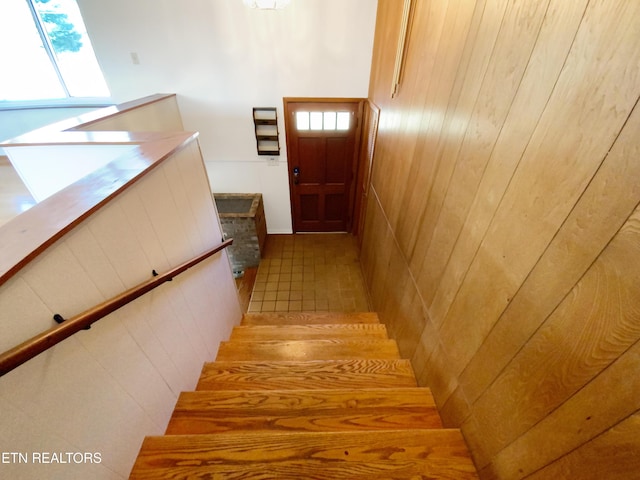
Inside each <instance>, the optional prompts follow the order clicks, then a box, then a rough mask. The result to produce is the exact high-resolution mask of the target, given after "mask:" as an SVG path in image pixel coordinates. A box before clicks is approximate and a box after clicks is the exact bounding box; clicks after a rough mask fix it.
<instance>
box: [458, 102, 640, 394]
mask: <svg viewBox="0 0 640 480" xmlns="http://www.w3.org/2000/svg"><path fill="white" fill-rule="evenodd" d="M639 131H640V108H638V107H637V106H636V107H635V109H634V111H633V113H632V115H631V116H630V118H629V120H628V122H627V124H626V125H625V127H624V129H623V130H622V132H621V134H620V136H619V137H618V139H617V140H616V142H615V144H614V145H613V147H612V149H611V151H610V152H609V154H608V155H607V158H606V160H605V161H604V162H603V164H602V166H601V168H600V169H599V170H598V172H597V173H596V175H595V176H594V177H593V180H592V181H591V183H590V184H589V187H588V188H587V190H585V192H584V194H583V195H582V197H581V198H580V200H579V202H578V203H577V204H576V207H575V208H574V209H573V211H572V212H571V214H570V215H569V217H568V218H567V221H566V222H565V223H564V225H563V226H562V228H561V229H560V230H559V232H558V234H557V235H556V237H555V238H554V239H553V241H552V242H551V244H550V245H549V248H548V249H547V250H546V251H545V253H544V255H543V256H542V257H541V259H540V261H539V262H538V263H537V264H536V266H535V268H534V269H533V270H532V272H531V274H530V275H529V276H528V277H527V279H526V280H525V282H524V283H523V285H522V287H521V288H520V290H519V291H518V293H517V294H516V295H515V296H514V298H513V300H512V301H511V303H510V304H509V306H508V307H507V309H506V310H505V312H504V313H503V314H502V315H501V317H500V319H499V321H498V322H497V324H496V326H495V327H494V328H493V330H492V331H491V333H490V334H489V335H488V336H487V338H486V339H485V340H484V343H483V345H482V347H481V348H480V349H479V350H478V352H477V353H476V354H475V356H474V358H473V359H472V360H471V361H470V362H469V364H468V365H467V367H466V368H465V370H464V372H463V373H462V375H461V382H462V383H463V384H464V386H465V391H466V392H467V395H468V397H469V399H470V401H472V402H473V401H475V400H477V398H478V396H479V395H480V394H481V393H482V392H483V391H484V390H485V389H486V388H487V386H488V385H489V383H490V382H491V381H493V380H494V379H495V377H496V376H497V375H498V373H499V372H500V370H501V369H502V368H504V366H505V365H506V364H507V362H508V361H509V360H510V359H511V358H513V356H514V355H515V354H516V352H517V351H518V350H519V349H520V347H521V345H522V344H523V343H525V342H526V341H527V340H528V338H530V336H531V335H532V334H533V332H535V330H536V329H537V328H539V327H540V325H541V323H542V322H543V321H544V320H545V319H546V318H547V317H548V316H549V315H550V314H551V312H552V311H553V310H554V309H555V308H556V307H557V306H558V304H559V303H560V302H561V301H562V299H563V298H564V296H566V295H567V293H568V292H569V291H570V289H571V288H573V286H574V285H575V284H576V282H577V281H578V280H579V279H580V278H581V277H582V275H584V273H585V272H586V270H587V269H588V268H589V267H590V266H591V265H592V263H593V262H594V260H595V259H596V258H597V257H598V255H600V253H601V252H602V250H603V249H604V248H605V247H606V245H607V244H608V242H610V241H611V238H612V237H613V236H614V235H615V234H616V233H617V232H618V230H619V229H620V227H621V226H622V225H623V224H624V222H625V221H626V220H627V219H628V217H629V216H630V215H631V213H632V212H633V210H634V209H635V208H636V205H637V203H638V198H640V182H639V181H638V179H640V162H638V161H637V160H636V159H637V158H638V157H639V156H640V142H639V141H638V132H639ZM612 185H616V187H615V188H612Z"/></svg>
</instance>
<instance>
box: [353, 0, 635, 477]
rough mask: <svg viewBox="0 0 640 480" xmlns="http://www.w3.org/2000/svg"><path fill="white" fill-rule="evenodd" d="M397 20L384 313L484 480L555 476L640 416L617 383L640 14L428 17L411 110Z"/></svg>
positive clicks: (379, 51)
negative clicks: (399, 72) (398, 61)
mask: <svg viewBox="0 0 640 480" xmlns="http://www.w3.org/2000/svg"><path fill="white" fill-rule="evenodd" d="M379 6H380V9H379V14H380V15H379V17H378V24H377V31H376V41H375V46H374V55H373V66H372V76H371V82H372V83H371V87H370V101H372V102H374V103H375V104H376V105H378V106H379V108H380V128H379V132H378V137H377V143H376V147H375V148H376V158H375V164H374V172H373V175H372V189H371V194H370V196H369V201H368V204H367V212H366V224H365V228H364V232H365V233H364V238H363V243H362V255H361V262H362V265H363V272H364V277H365V281H366V282H367V285H368V288H369V291H370V293H371V298H372V306H373V309H374V310H377V311H378V312H379V314H380V319H381V321H382V323H384V324H385V325H387V327H388V330H389V333H390V335H391V337H392V338H396V340H397V341H398V343H399V345H403V346H405V348H407V350H406V351H408V352H412V353H409V355H410V356H411V358H412V360H413V362H414V368H415V371H416V375H417V378H418V380H419V382H420V384H423V385H428V386H430V387H431V388H432V390H433V395H434V398H435V400H436V403H437V404H438V406H439V407H440V408H441V413H442V415H443V422H444V423H445V425H462V426H463V431H464V432H465V435H466V436H467V439H468V441H469V444H470V445H471V446H472V451H473V453H474V456H475V459H476V460H477V461H478V463H479V465H481V466H485V467H486V468H484V469H483V475H485V476H487V478H496V479H511V478H524V477H525V476H526V475H531V474H532V473H533V472H536V471H540V472H543V471H545V470H544V469H545V465H555V464H559V463H560V462H562V459H563V458H567V457H568V456H569V455H570V453H569V452H571V451H578V450H580V449H582V448H585V447H584V446H585V445H587V444H588V443H589V442H590V441H591V439H593V438H595V437H597V436H598V435H601V434H602V432H604V431H606V430H607V429H609V428H612V427H614V426H615V425H616V424H617V423H618V422H620V421H621V420H622V419H623V418H625V416H628V415H630V414H631V411H632V410H633V409H634V408H636V407H635V402H633V401H628V400H629V396H628V393H629V391H628V389H627V384H629V382H623V381H618V380H615V379H617V378H618V379H619V378H621V377H618V375H621V376H623V375H624V374H623V371H624V370H623V368H626V369H629V370H628V371H629V372H632V371H634V367H633V362H631V361H630V360H628V359H627V355H628V354H629V353H628V352H630V350H629V349H630V348H632V347H631V345H634V344H635V343H634V342H636V341H637V337H636V333H637V332H636V331H637V325H636V324H637V322H634V321H633V320H632V319H633V318H637V316H638V310H637V305H636V294H634V293H632V292H633V290H634V289H636V287H635V285H636V280H637V278H636V277H637V275H636V273H635V269H637V268H638V266H636V265H635V263H636V262H635V258H636V257H637V244H636V243H635V242H637V239H635V240H631V238H634V234H633V233H632V232H633V231H634V230H635V229H636V227H635V226H634V225H635V223H637V220H636V219H635V217H636V214H634V213H633V212H634V210H635V209H636V208H637V206H638V204H639V203H640V190H639V189H638V185H640V171H639V170H638V168H639V167H638V162H637V157H638V154H639V153H638V152H639V148H640V141H638V138H640V134H639V132H640V120H639V116H640V113H639V112H640V111H639V110H638V107H637V103H638V100H639V98H640V84H639V83H638V81H637V79H638V78H639V75H640V68H639V65H640V42H638V38H640V36H639V35H640V6H639V5H638V4H636V3H632V2H625V1H623V0H615V1H613V2H611V1H604V0H579V1H576V2H564V1H561V0H550V1H548V2H537V1H533V0H525V1H512V0H506V1H497V0H496V1H493V0H491V1H489V0H487V1H478V2H458V1H456V0H447V1H444V2H438V5H433V2H426V1H422V2H420V1H418V2H416V8H415V11H414V14H415V16H414V19H413V23H412V27H413V28H412V30H411V32H410V38H409V43H408V46H409V47H408V51H407V62H406V64H405V69H406V70H405V74H406V76H405V79H410V80H411V81H410V82H409V83H405V84H403V85H402V86H401V90H400V94H399V95H398V96H397V98H394V99H389V98H388V96H387V95H386V91H387V89H388V85H387V84H386V82H387V81H388V79H389V75H390V72H388V70H389V69H390V68H392V66H393V65H389V63H390V59H392V58H393V53H394V52H393V50H394V46H393V45H386V44H385V39H386V40H388V37H389V36H392V35H393V34H394V33H395V30H394V28H395V27H394V25H396V24H397V23H398V22H399V19H398V15H399V13H398V10H400V5H398V3H394V2H392V1H390V0H381V1H380V2H379ZM425 28H430V29H431V30H430V31H428V32H425V31H421V30H422V29H425ZM423 42H424V43H423ZM436 45H439V46H436ZM412 50H413V51H412ZM421 51H423V52H429V53H428V55H425V56H424V57H421V56H420V52H421ZM434 55H435V56H434ZM422 62H424V63H422ZM420 71H422V72H432V73H433V74H434V75H435V76H434V77H432V78H428V79H424V80H423V81H415V82H413V83H412V81H413V80H414V79H417V78H419V74H418V72H420ZM623 237H625V238H627V240H623ZM614 248H615V249H618V248H619V250H617V253H615V254H614V253H613V252H614ZM614 258H618V260H614ZM622 259H626V260H622ZM619 262H620V263H619ZM622 263H626V264H627V265H626V266H623V265H622ZM410 337H413V338H410ZM401 350H402V349H401ZM402 351H403V354H404V350H402ZM618 362H620V363H618ZM617 365H625V366H624V367H619V368H620V369H621V370H615V369H614V366H617ZM608 372H609V373H608ZM611 372H617V373H615V374H613V373H611ZM609 375H611V376H609ZM592 384H593V385H592ZM632 384H633V382H632ZM596 385H601V386H604V385H607V386H608V387H609V389H610V390H611V392H612V394H611V395H608V396H607V401H606V402H602V401H601V400H600V397H601V396H602V394H598V393H597V392H598V390H597V389H596V388H595V386H596ZM617 391H619V393H620V394H619V395H617V394H616V392H617ZM625 399H626V400H625ZM594 404H597V405H598V406H597V407H596V408H595V409H594V408H591V407H589V405H594ZM572 412H573V413H572ZM582 416H583V418H584V419H586V418H587V417H591V420H589V421H584V420H583V421H579V419H580V418H581V417H582ZM595 419H597V421H593V420H595ZM574 422H577V424H576V425H577V426H576V425H574ZM578 429H579V430H580V431H579V432H578V431H577V430H578ZM556 431H557V432H559V433H558V435H555V432H556ZM545 437H546V438H545ZM542 438H545V440H544V447H543V448H536V447H535V446H534V445H535V443H536V442H538V443H540V442H541V441H542V440H541V439H542ZM556 438H557V440H556ZM598 438H601V437H598ZM611 438H613V437H611ZM574 449H578V450H574ZM567 465H570V466H571V469H573V470H567V471H563V475H560V476H559V477H558V478H561V477H563V476H566V477H574V478H582V476H583V475H585V476H587V477H588V476H589V475H590V472H587V471H586V470H587V469H588V467H585V469H582V468H581V467H580V466H579V463H578V462H570V463H567ZM629 466H630V468H633V462H631V463H629ZM623 469H624V468H623V467H616V470H615V471H616V472H620V471H623ZM550 471H555V470H550ZM600 471H602V470H600ZM523 472H524V473H523ZM567 472H570V473H567ZM605 476H606V475H605ZM540 478H543V477H542V476H541V477H540ZM551 478H555V477H554V476H553V475H551ZM622 478H625V477H624V475H623V476H622Z"/></svg>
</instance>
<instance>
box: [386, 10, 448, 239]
mask: <svg viewBox="0 0 640 480" xmlns="http://www.w3.org/2000/svg"><path fill="white" fill-rule="evenodd" d="M446 12H447V4H446V3H445V2H414V5H413V9H412V18H413V20H412V22H411V29H410V31H409V32H408V40H407V47H411V45H413V44H416V45H419V46H420V48H407V50H406V51H405V57H406V58H405V64H404V65H405V66H404V69H403V75H402V83H401V86H400V89H399V92H398V93H397V94H396V96H395V97H394V98H393V100H391V102H390V103H391V104H392V105H393V108H394V109H397V110H399V111H406V110H411V109H412V108H415V107H416V106H419V107H422V106H423V105H424V104H425V100H426V98H427V96H428V93H429V92H430V90H431V83H432V80H433V78H434V76H435V75H436V71H435V70H434V68H435V67H436V59H437V51H438V45H439V43H440V37H441V35H442V27H443V24H444V20H445V15H446ZM417 85H420V88H416V86H417ZM421 110H422V112H424V110H423V109H421ZM421 110H417V114H416V115H402V116H400V121H399V122H398V123H397V125H396V128H395V129H394V130H393V131H392V137H391V144H390V145H389V150H390V152H391V153H392V155H394V157H393V160H392V161H393V165H394V167H393V168H392V169H390V170H388V171H387V172H386V174H385V175H384V176H383V177H382V180H383V181H381V182H380V183H379V184H377V185H376V187H377V191H378V195H379V196H380V198H381V200H382V201H383V202H384V203H385V204H386V205H387V209H386V212H387V217H388V218H389V222H390V223H391V225H392V226H394V227H395V226H396V224H397V222H398V220H399V218H400V216H401V213H403V210H404V205H403V198H404V192H405V189H404V188H399V186H400V185H405V184H406V183H407V181H408V178H409V174H410V171H411V170H412V169H413V163H414V158H415V156H414V155H413V151H414V149H415V148H416V144H417V142H418V139H419V135H420V134H421V133H422V132H421V130H420V126H421V123H422V121H423V120H424V115H421V113H422V112H421Z"/></svg>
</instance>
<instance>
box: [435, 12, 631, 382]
mask: <svg viewBox="0 0 640 480" xmlns="http://www.w3.org/2000/svg"><path fill="white" fill-rule="evenodd" d="M639 8H640V4H629V3H624V5H622V6H621V7H620V8H610V4H609V3H606V2H603V3H600V4H597V5H594V4H593V3H592V4H590V8H588V9H587V12H586V14H585V17H584V19H583V22H582V24H581V26H580V29H579V32H578V35H577V37H576V42H575V43H574V46H573V49H572V52H571V53H570V55H569V58H568V60H567V64H566V65H565V68H564V70H563V72H562V74H561V75H560V77H559V79H558V84H557V85H556V88H555V90H554V93H553V94H552V97H551V99H550V101H549V104H548V105H547V108H546V109H545V111H544V113H543V115H542V117H541V119H540V124H539V126H538V128H537V131H536V132H535V133H534V136H533V137H532V140H531V142H530V143H529V145H528V147H527V150H526V151H525V153H524V156H523V159H522V161H521V162H520V166H519V168H518V170H517V171H516V174H515V175H514V178H513V179H512V181H511V184H510V186H509V189H508V190H507V192H506V193H505V197H504V198H503V200H502V202H501V204H500V206H499V208H498V210H497V212H496V216H495V217H494V219H493V222H492V225H491V227H490V228H489V231H488V233H487V236H486V237H485V239H484V240H483V242H482V245H481V248H480V250H479V252H478V255H477V256H476V258H475V260H474V263H473V264H472V266H471V268H470V269H469V272H468V273H467V275H466V277H465V280H464V283H463V284H462V286H461V288H460V291H459V292H458V295H457V297H456V299H455V300H454V303H453V304H452V307H451V309H450V310H449V312H448V314H447V317H446V319H445V321H444V323H443V326H442V328H441V337H442V339H443V341H444V342H445V343H446V344H447V345H448V346H449V352H450V354H451V356H452V360H453V363H452V364H451V365H450V369H451V371H452V372H454V374H456V375H457V374H459V373H460V372H461V371H462V369H463V368H464V366H465V365H466V364H467V363H468V361H469V360H470V358H471V357H472V356H473V354H474V353H475V351H476V350H477V349H478V348H479V346H480V345H481V344H482V341H483V339H484V337H486V335H487V334H488V333H489V331H490V330H491V328H492V327H493V325H494V324H495V321H496V319H497V317H498V316H499V315H500V314H501V313H502V312H503V311H504V309H505V307H506V306H507V304H508V303H509V302H510V301H511V299H512V298H513V295H514V294H515V293H516V292H517V289H518V288H519V287H520V285H521V283H522V282H523V281H524V279H525V278H526V276H527V274H528V273H529V272H530V271H531V269H532V268H533V267H534V266H535V264H536V262H537V261H538V259H539V258H540V256H541V255H542V253H543V252H544V250H545V248H546V247H547V245H548V243H549V242H550V241H551V240H552V239H553V236H554V235H555V233H556V232H557V230H558V228H560V226H561V225H562V222H563V221H564V220H565V219H566V216H567V215H568V214H569V213H570V212H571V209H572V208H573V206H574V205H575V203H576V201H577V200H578V198H579V196H580V195H581V194H582V192H583V191H584V189H585V188H586V187H587V185H588V182H589V180H590V178H591V177H592V176H593V175H594V174H595V172H596V170H597V168H598V167H599V166H600V164H601V162H602V160H603V158H604V157H605V155H606V154H607V152H608V151H609V149H610V148H611V145H612V144H613V142H614V140H615V138H616V136H617V134H618V133H619V132H620V129H621V128H622V127H623V125H624V123H625V121H626V120H627V118H628V116H629V113H630V112H631V109H632V108H633V106H634V104H635V102H636V100H637V98H638V94H640V83H639V82H638V81H637V79H638V74H640V44H639V43H638V42H635V40H636V39H637V36H636V35H637V33H638V32H637V25H635V24H637V23H638V20H637V18H638V17H640V11H639V10H638V9H639ZM634 27H636V28H634ZM594 49H595V51H594ZM587 59H588V60H587ZM578 79H580V80H581V81H580V83H579V85H578V86H577V85H576V81H577V80H578ZM603 99H607V102H606V103H604V102H603ZM612 106H613V108H612ZM567 125H575V127H574V128H572V129H568V128H565V127H566V126H567ZM461 330H462V331H468V332H469V334H468V335H467V336H466V338H465V341H464V342H460V341H459V340H458V337H457V334H458V332H460V331H461Z"/></svg>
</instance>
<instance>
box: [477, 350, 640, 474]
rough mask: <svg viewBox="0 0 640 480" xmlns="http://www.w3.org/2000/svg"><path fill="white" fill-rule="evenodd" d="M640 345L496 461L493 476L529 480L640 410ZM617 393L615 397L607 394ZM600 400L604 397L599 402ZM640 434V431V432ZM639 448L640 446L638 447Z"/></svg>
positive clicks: (492, 465)
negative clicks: (544, 467) (550, 464)
mask: <svg viewBox="0 0 640 480" xmlns="http://www.w3.org/2000/svg"><path fill="white" fill-rule="evenodd" d="M639 369H640V343H639V342H636V343H635V344H634V345H633V346H632V347H631V348H630V349H629V350H628V351H627V352H625V353H624V354H623V355H621V356H620V357H619V358H618V359H617V360H616V361H615V362H614V363H613V364H612V365H611V366H610V367H608V368H607V369H605V370H604V371H603V372H602V373H601V374H599V375H598V376H597V377H595V378H594V379H593V380H592V381H591V382H589V383H588V384H587V385H586V386H585V387H584V388H583V389H581V390H579V391H578V392H577V393H576V394H575V395H573V396H572V397H571V398H570V399H569V400H568V401H566V402H565V403H564V404H562V406H560V407H559V408H558V409H556V410H554V411H553V412H552V413H551V414H550V415H548V416H547V417H545V418H544V419H543V420H542V421H541V422H539V423H538V424H536V425H535V427H533V428H532V429H531V430H529V431H528V432H527V433H526V434H525V435H522V436H521V437H519V438H518V439H517V440H516V441H514V442H513V443H511V444H510V445H509V446H507V447H506V448H505V449H504V450H502V451H501V452H500V453H499V454H498V455H496V457H495V458H494V459H493V462H492V464H491V465H490V466H489V467H488V472H487V473H488V474H490V476H491V477H495V478H523V477H525V476H526V475H528V474H530V473H533V472H535V471H536V470H538V469H539V468H542V467H543V466H544V465H547V464H548V463H551V462H553V461H555V460H557V459H558V458H560V457H562V455H563V454H564V453H565V452H570V451H572V450H574V449H576V448H578V447H580V446H581V445H582V444H584V443H586V442H588V441H589V439H591V438H594V437H596V436H598V435H600V434H601V433H603V432H605V431H607V430H608V429H609V428H610V427H611V426H612V425H615V424H617V423H618V422H620V421H623V420H624V419H625V418H626V417H627V416H629V415H630V414H631V413H633V412H637V411H638V410H640V395H638V393H639V392H640V376H639V375H633V374H630V372H637V371H639ZM603 392H615V398H612V397H611V396H609V395H606V394H605V395H603ZM594 398H600V401H597V402H596V401H593V399H594ZM638 432H639V433H640V430H638ZM634 448H635V449H636V451H637V450H638V449H639V448H640V445H637V444H636V445H635V447H634Z"/></svg>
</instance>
